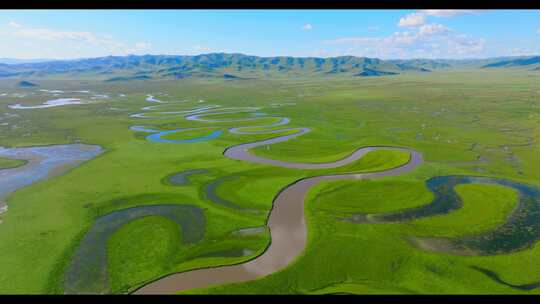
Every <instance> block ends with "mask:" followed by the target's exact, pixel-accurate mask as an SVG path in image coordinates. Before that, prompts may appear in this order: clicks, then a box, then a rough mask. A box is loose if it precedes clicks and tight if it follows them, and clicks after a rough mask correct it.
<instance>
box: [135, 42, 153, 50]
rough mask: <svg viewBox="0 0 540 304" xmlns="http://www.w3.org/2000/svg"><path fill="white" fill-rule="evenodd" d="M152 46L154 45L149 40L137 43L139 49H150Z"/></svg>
mask: <svg viewBox="0 0 540 304" xmlns="http://www.w3.org/2000/svg"><path fill="white" fill-rule="evenodd" d="M150 46H152V45H151V44H150V43H148V42H137V43H135V48H136V49H139V50H146V49H149V48H150Z"/></svg>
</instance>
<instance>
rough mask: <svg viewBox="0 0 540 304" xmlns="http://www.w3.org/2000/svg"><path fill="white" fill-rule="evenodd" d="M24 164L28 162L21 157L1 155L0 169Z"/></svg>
mask: <svg viewBox="0 0 540 304" xmlns="http://www.w3.org/2000/svg"><path fill="white" fill-rule="evenodd" d="M24 164H26V161H24V160H21V159H12V158H3V157H0V169H9V168H17V167H20V166H22V165H24Z"/></svg>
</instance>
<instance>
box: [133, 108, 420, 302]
mask: <svg viewBox="0 0 540 304" xmlns="http://www.w3.org/2000/svg"><path fill="white" fill-rule="evenodd" d="M214 109H216V108H211V109H205V110H201V111H198V112H197V113H193V112H191V113H190V110H186V111H183V113H182V114H183V115H185V116H186V119H188V120H197V121H201V122H237V121H248V120H257V119H261V118H262V117H263V116H262V115H258V117H252V118H243V119H233V120H223V119H221V120H217V119H216V120H211V119H208V118H206V117H208V116H211V115H218V114H228V113H239V112H250V111H256V110H258V108H242V109H240V110H239V111H235V109H234V108H227V109H220V110H219V111H218V112H212V113H208V111H212V110H214ZM175 114H176V113H175ZM141 116H142V115H138V116H135V117H141ZM132 117H133V116H132ZM288 123H289V118H286V117H281V118H280V119H278V120H277V121H276V122H275V123H272V124H270V125H265V126H251V127H249V128H254V127H256V128H268V127H275V126H281V125H285V124H288ZM137 128H139V130H140V129H141V128H142V129H144V127H140V126H137ZM247 128H248V127H233V128H229V132H231V133H236V134H270V133H278V132H279V133H281V132H285V131H290V130H295V131H297V132H295V133H293V134H288V135H283V136H276V137H273V138H270V139H266V140H260V141H255V142H251V143H245V144H240V145H235V146H232V147H229V148H227V149H226V150H225V151H224V153H223V155H224V156H225V157H228V158H231V159H236V160H242V161H248V162H254V163H259V164H265V165H273V166H279V167H286V168H296V169H327V168H336V167H341V166H344V165H347V164H349V163H352V162H354V161H356V160H358V159H360V158H362V157H363V156H364V155H366V154H367V153H368V152H371V151H376V150H388V149H391V150H403V151H408V152H409V153H410V155H411V157H410V160H409V161H408V162H407V163H406V164H405V165H402V166H400V167H398V168H394V169H390V170H386V171H381V172H373V173H361V174H335V175H333V174H330V175H322V176H315V177H309V178H304V179H301V180H299V181H297V182H295V183H293V184H290V185H288V186H287V187H285V188H284V189H283V190H282V191H281V192H280V193H279V194H278V195H277V196H276V198H275V199H274V202H273V208H272V210H271V211H270V214H269V217H268V222H267V226H268V228H269V231H270V236H271V240H272V241H271V243H270V245H269V246H268V248H267V249H266V251H265V252H264V253H263V254H262V255H260V256H258V257H257V258H255V259H253V260H251V261H248V262H245V263H242V264H239V265H233V266H222V267H213V268H206V269H197V270H192V271H187V272H182V273H176V274H172V275H168V276H165V277H163V278H161V279H159V280H156V281H154V282H152V283H150V284H148V285H145V286H143V287H141V288H139V289H138V290H136V291H135V292H134V293H135V294H167V293H175V292H179V291H183V290H187V289H192V288H200V287H208V286H213V285H219V284H226V283H236V282H244V281H250V280H254V279H256V278H259V277H262V276H265V275H269V274H271V273H273V272H276V271H278V270H280V269H283V268H284V267H286V266H287V265H289V264H290V263H291V262H292V261H293V260H294V259H295V258H296V257H297V256H298V255H299V254H300V253H301V252H302V251H303V250H304V248H305V246H306V240H307V227H306V221H305V216H304V199H305V196H306V194H307V193H308V191H309V190H310V189H311V187H313V186H314V185H316V184H318V183H320V182H323V181H335V180H347V179H353V180H355V179H366V178H378V177H384V176H392V175H398V174H402V173H405V172H408V171H411V170H413V169H414V168H415V167H417V166H418V165H419V164H421V163H422V161H423V159H422V155H421V154H420V153H419V152H417V151H414V150H412V149H408V148H399V147H362V148H359V149H357V150H356V151H354V152H353V153H351V154H350V155H349V156H348V157H345V158H343V159H340V160H337V161H334V162H328V163H298V162H286V161H280V160H274V159H269V158H264V157H260V156H256V155H254V154H251V153H250V152H249V150H250V149H253V148H256V147H259V146H266V145H271V144H275V143H279V142H284V141H287V140H290V139H293V138H296V137H299V136H302V135H304V134H306V133H308V132H310V131H311V129H309V128H289V129H280V130H262V131H245V130H247Z"/></svg>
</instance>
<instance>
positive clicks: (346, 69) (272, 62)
mask: <svg viewBox="0 0 540 304" xmlns="http://www.w3.org/2000/svg"><path fill="white" fill-rule="evenodd" d="M0 62H1V61H0ZM509 67H521V68H525V69H527V70H535V71H538V70H540V56H528V57H503V58H489V59H463V60H459V59H456V60H453V59H408V60H382V59H377V58H367V57H355V56H340V57H330V58H318V57H289V56H280V57H259V56H250V55H244V54H228V53H211V54H201V55H195V56H181V55H129V56H108V57H98V58H88V59H77V60H55V61H39V62H24V63H14V64H8V63H0V77H15V78H40V77H59V78H65V77H70V78H71V77H77V78H97V79H100V80H103V81H108V82H115V81H130V80H150V79H162V78H170V79H182V78H194V77H220V78H226V79H252V78H266V77H311V76H327V75H342V76H349V77H370V76H384V75H395V74H401V73H429V72H432V71H435V70H441V69H453V68H486V69H487V68H509Z"/></svg>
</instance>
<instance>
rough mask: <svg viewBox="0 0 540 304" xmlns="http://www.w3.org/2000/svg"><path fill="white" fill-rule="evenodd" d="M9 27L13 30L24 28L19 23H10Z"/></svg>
mask: <svg viewBox="0 0 540 304" xmlns="http://www.w3.org/2000/svg"><path fill="white" fill-rule="evenodd" d="M8 26H9V27H11V28H21V27H22V25H21V24H20V23H17V22H15V21H10V22H9V23H8Z"/></svg>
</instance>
